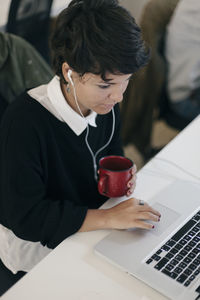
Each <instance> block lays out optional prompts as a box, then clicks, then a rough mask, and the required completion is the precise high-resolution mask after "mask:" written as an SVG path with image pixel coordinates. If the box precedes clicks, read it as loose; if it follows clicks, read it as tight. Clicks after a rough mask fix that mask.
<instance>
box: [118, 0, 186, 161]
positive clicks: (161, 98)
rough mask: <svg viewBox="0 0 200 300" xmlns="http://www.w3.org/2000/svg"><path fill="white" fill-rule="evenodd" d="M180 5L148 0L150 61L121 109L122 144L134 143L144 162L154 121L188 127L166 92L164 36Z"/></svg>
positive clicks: (145, 21) (145, 25)
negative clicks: (160, 120) (175, 110)
mask: <svg viewBox="0 0 200 300" xmlns="http://www.w3.org/2000/svg"><path fill="white" fill-rule="evenodd" d="M178 1H179V0H167V1H164V0H149V1H148V2H147V4H146V5H145V7H144V9H143V12H142V16H141V21H140V27H141V30H142V33H143V38H144V40H145V42H146V43H147V44H148V46H149V47H150V49H151V59H150V62H149V64H148V65H147V66H146V67H145V68H143V69H141V70H139V71H138V72H137V74H135V75H134V76H133V79H132V80H131V81H130V82H129V85H128V88H127V90H126V92H125V94H124V101H123V102H122V105H121V115H122V140H123V144H124V145H126V144H129V143H133V144H134V145H135V146H136V147H137V148H138V150H139V151H140V152H141V153H142V154H143V155H144V158H148V156H149V153H151V152H152V151H151V150H152V148H151V134H152V125H153V121H154V120H156V119H163V120H164V121H166V123H167V124H168V125H170V126H172V127H174V128H175V129H179V130H181V129H183V128H184V127H185V126H186V125H187V124H188V123H189V121H188V120H185V119H183V118H181V117H180V116H178V115H177V114H175V113H174V112H173V111H172V110H171V108H170V105H169V99H168V95H167V92H166V90H167V89H166V79H167V64H166V61H165V57H164V54H163V53H164V51H163V49H164V42H165V32H166V27H167V25H168V23H169V21H170V18H171V16H172V14H173V12H174V9H175V7H176V5H177V3H178ZM145 156H146V157H145Z"/></svg>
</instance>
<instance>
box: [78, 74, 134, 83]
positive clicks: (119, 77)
mask: <svg viewBox="0 0 200 300" xmlns="http://www.w3.org/2000/svg"><path fill="white" fill-rule="evenodd" d="M131 75H132V74H112V73H106V76H105V77H106V81H104V80H103V79H102V78H101V75H96V74H93V73H86V74H85V75H84V76H83V78H84V81H89V82H90V83H94V84H95V83H107V84H109V83H120V82H123V81H124V80H127V79H129V78H130V76H131Z"/></svg>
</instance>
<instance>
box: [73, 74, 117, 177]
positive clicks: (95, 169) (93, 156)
mask: <svg viewBox="0 0 200 300" xmlns="http://www.w3.org/2000/svg"><path fill="white" fill-rule="evenodd" d="M69 71H71V70H69ZM69 71H68V77H69V80H70V83H71V85H72V87H73V92H74V99H75V102H76V106H77V108H78V110H79V112H80V115H81V116H82V118H83V119H84V120H85V122H86V126H87V131H86V135H85V143H86V146H87V148H88V150H89V152H90V154H91V156H92V160H93V167H94V178H95V180H96V181H98V176H97V162H96V158H97V155H98V154H99V153H100V152H101V151H102V150H104V149H105V148H106V147H107V146H108V145H109V144H110V142H111V140H112V138H113V135H114V130H115V112H114V108H112V117H113V125H112V131H111V135H110V138H109V140H108V141H107V143H106V144H105V145H104V146H103V147H101V148H100V149H99V150H98V151H97V152H96V153H95V154H94V153H93V151H92V149H91V147H90V145H89V142H88V135H89V125H88V122H87V119H86V118H85V117H84V115H83V113H82V111H81V109H80V107H79V104H78V100H77V95H76V89H75V86H74V83H73V80H72V78H71V72H69Z"/></svg>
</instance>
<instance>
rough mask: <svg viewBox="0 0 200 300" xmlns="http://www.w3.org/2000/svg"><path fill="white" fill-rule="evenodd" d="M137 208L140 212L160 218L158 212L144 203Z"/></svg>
mask: <svg viewBox="0 0 200 300" xmlns="http://www.w3.org/2000/svg"><path fill="white" fill-rule="evenodd" d="M138 206H139V211H141V212H145V211H146V212H150V213H152V214H153V215H156V216H157V217H159V218H160V217H161V214H160V212H159V211H157V210H156V209H154V208H153V207H151V206H150V205H149V204H147V203H146V202H145V203H144V205H138Z"/></svg>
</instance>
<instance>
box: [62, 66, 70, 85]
mask: <svg viewBox="0 0 200 300" xmlns="http://www.w3.org/2000/svg"><path fill="white" fill-rule="evenodd" d="M69 70H70V66H69V65H68V63H66V62H64V63H63V64H62V74H63V77H64V78H65V81H66V82H69V78H68V71H69Z"/></svg>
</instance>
